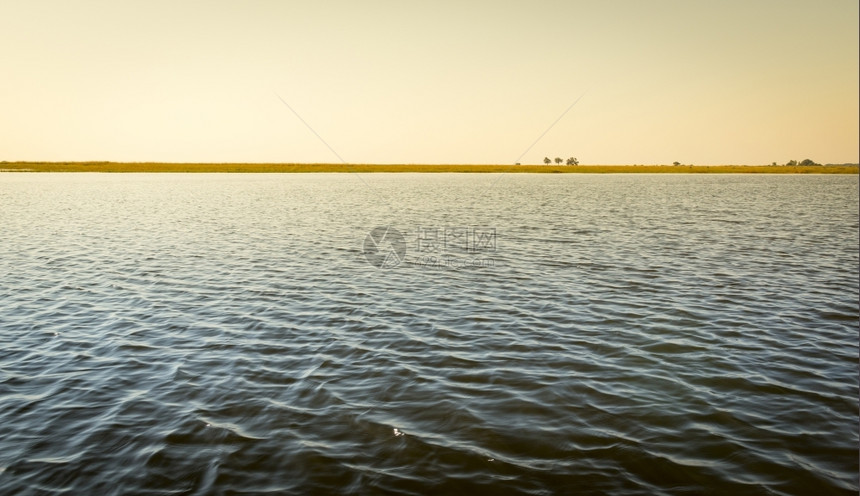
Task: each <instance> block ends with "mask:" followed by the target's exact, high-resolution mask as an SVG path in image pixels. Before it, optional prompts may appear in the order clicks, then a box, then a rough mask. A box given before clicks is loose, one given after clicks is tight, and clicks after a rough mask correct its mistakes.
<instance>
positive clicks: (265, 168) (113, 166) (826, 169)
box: [0, 162, 858, 174]
mask: <svg viewBox="0 0 860 496" xmlns="http://www.w3.org/2000/svg"><path fill="white" fill-rule="evenodd" d="M0 172H249V173H266V172H290V173H304V172H362V173H372V172H421V173H423V172H464V173H481V172H484V173H487V172H496V173H499V172H503V173H543V174H571V173H573V174H630V173H649V174H653V173H671V174H703V173H704V174H857V173H858V167H857V166H856V165H853V166H852V165H816V166H786V165H776V166H773V165H764V166H760V165H695V166H693V165H677V166H676V165H576V166H567V165H555V166H554V165H444V164H443V165H428V164H241V163H223V164H207V163H200V164H193V163H159V162H0Z"/></svg>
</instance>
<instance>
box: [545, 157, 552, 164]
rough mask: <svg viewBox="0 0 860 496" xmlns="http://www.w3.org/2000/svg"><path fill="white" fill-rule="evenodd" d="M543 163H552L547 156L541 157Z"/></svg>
mask: <svg viewBox="0 0 860 496" xmlns="http://www.w3.org/2000/svg"><path fill="white" fill-rule="evenodd" d="M543 163H545V164H546V165H549V164H551V163H552V160H550V159H549V157H544V158H543Z"/></svg>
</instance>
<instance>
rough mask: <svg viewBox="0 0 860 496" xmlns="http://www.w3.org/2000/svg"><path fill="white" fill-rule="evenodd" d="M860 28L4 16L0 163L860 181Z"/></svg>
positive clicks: (555, 18)
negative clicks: (797, 174) (773, 166)
mask: <svg viewBox="0 0 860 496" xmlns="http://www.w3.org/2000/svg"><path fill="white" fill-rule="evenodd" d="M858 15H860V13H858V2H857V0H720V1H717V2H715V1H705V0H648V1H644V0H613V1H604V0H594V1H587V0H583V1H579V0H568V1H556V0H523V1H519V0H493V1H483V0H453V1H449V0H434V1H412V0H392V1H388V0H367V1H355V0H344V1H340V0H338V1H326V0H312V1H291V0H287V1H275V0H242V1H240V0H235V1H225V0H202V1H197V0H167V1H165V0H122V1H117V0H109V1H101V0H0V23H2V29H0V64H2V68H3V70H2V71H0V160H7V161H18V160H25V161H86V160H105V161H136V162H143V161H155V162H305V163H316V162H325V163H338V162H340V161H341V159H342V160H344V161H346V162H348V163H440V164H457V163H459V164H472V163H476V164H512V163H515V162H521V163H523V164H534V163H541V162H542V160H543V158H544V157H545V156H549V157H550V158H554V157H562V158H567V157H577V158H578V159H579V161H580V162H581V163H582V164H668V163H672V162H674V161H679V162H681V163H684V164H696V165H706V164H770V163H772V162H777V163H785V162H787V161H789V160H792V159H795V160H798V161H800V160H803V159H805V158H810V159H812V160H814V161H816V162H819V163H845V162H851V163H855V162H858V161H860V160H858V153H860V152H858V149H860V144H858V136H860V130H858V122H860V115H858V107H860V102H858V91H860V82H858V59H860V54H858V45H860V41H858V31H860V30H859V29H858ZM572 104H573V106H571V105H572Z"/></svg>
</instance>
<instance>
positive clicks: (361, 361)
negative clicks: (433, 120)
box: [0, 173, 860, 495]
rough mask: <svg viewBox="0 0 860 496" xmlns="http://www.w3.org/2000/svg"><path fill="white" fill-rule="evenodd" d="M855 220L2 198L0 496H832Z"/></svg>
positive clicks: (833, 185)
mask: <svg viewBox="0 0 860 496" xmlns="http://www.w3.org/2000/svg"><path fill="white" fill-rule="evenodd" d="M857 207H858V177H857V176H794V175H792V176H771V175H764V176H750V175H567V174H564V175H554V174H541V175H526V174H523V175H497V174H364V175H361V176H358V175H354V174H282V175H278V174H273V175H268V174H259V175H257V174H245V175H233V174H213V175H209V174H197V175H195V174H189V175H185V174H161V175H159V174H151V175H150V174H116V175H112V174H29V173H15V174H11V173H10V174H2V175H0V254H2V256H0V340H2V341H0V343H2V347H0V493H2V494H21V495H40V494H70V495H72V494H73V495H79V494H105V495H120V494H148V495H176V494H223V495H228V494H230V495H234V494H235V495H238V494H337V493H353V494H428V493H433V494H460V493H475V492H477V491H481V492H482V493H486V494H535V495H544V494H703V493H713V494H717V493H723V494H724V493H731V494H739V495H740V494H822V495H823V494H856V493H857V491H858V470H859V469H858V448H857V446H858V415H860V413H858V339H860V330H858V280H859V279H858V208H857ZM377 228H378V229H377Z"/></svg>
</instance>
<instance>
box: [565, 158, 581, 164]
mask: <svg viewBox="0 0 860 496" xmlns="http://www.w3.org/2000/svg"><path fill="white" fill-rule="evenodd" d="M567 165H579V160H577V159H576V157H570V158H569V159H567Z"/></svg>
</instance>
